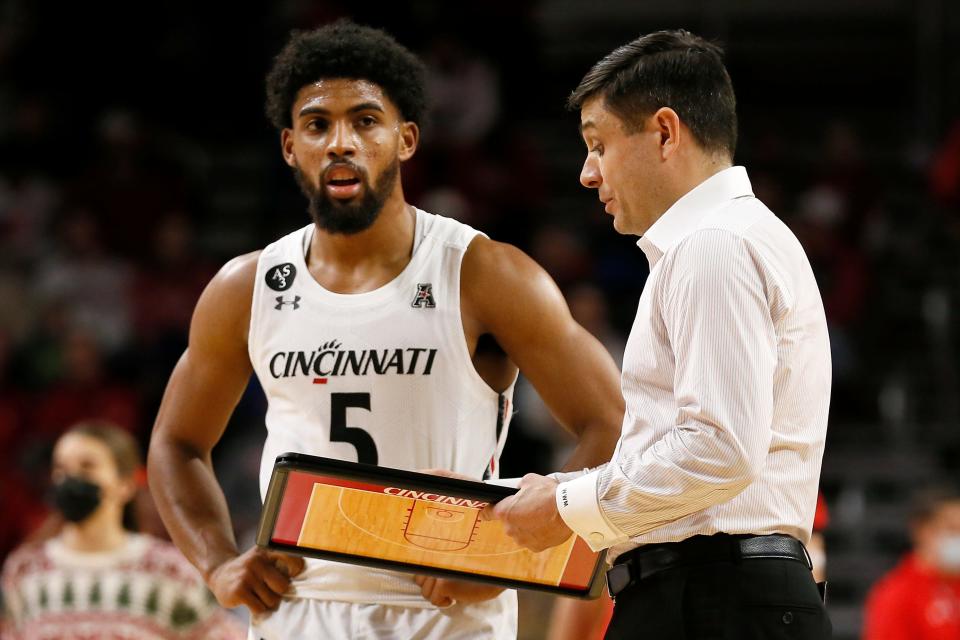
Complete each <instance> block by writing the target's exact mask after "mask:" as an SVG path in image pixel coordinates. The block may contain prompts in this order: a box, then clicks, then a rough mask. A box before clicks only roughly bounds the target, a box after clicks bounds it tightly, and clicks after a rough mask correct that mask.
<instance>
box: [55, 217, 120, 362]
mask: <svg viewBox="0 0 960 640" xmlns="http://www.w3.org/2000/svg"><path fill="white" fill-rule="evenodd" d="M100 231H101V229H100V225H99V223H98V221H97V220H96V218H94V216H93V215H92V214H91V213H90V212H88V211H85V210H82V209H81V210H74V211H72V212H70V213H69V214H68V215H67V216H66V217H65V219H64V220H63V222H62V224H61V227H60V232H61V234H60V235H61V237H60V249H59V250H58V251H57V252H56V253H55V254H54V255H53V256H51V257H50V259H49V260H48V261H47V262H46V264H44V265H42V266H41V267H40V270H39V274H38V287H39V293H40V295H41V297H42V298H43V299H44V300H45V301H47V302H48V303H49V304H55V305H60V306H62V307H63V308H64V309H65V310H66V313H67V317H68V319H69V321H70V323H71V324H72V325H74V326H78V327H82V328H85V329H87V330H88V331H90V332H92V334H93V335H94V336H96V338H97V340H98V341H99V342H100V343H101V344H102V345H104V346H105V347H107V348H108V349H110V350H115V349H118V348H120V347H121V346H122V345H124V344H126V343H127V342H128V341H129V339H130V335H131V315H132V312H131V308H130V282H131V273H130V269H129V267H128V266H127V265H126V264H125V263H124V262H122V261H120V260H118V259H116V258H113V257H112V256H110V255H109V254H108V253H107V251H106V248H105V247H104V244H103V240H102V237H101V234H100Z"/></svg>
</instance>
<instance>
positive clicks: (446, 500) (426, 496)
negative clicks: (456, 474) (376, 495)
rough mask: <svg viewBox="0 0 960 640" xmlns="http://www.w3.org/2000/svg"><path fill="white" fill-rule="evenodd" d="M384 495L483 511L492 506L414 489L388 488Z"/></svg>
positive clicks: (486, 503)
mask: <svg viewBox="0 0 960 640" xmlns="http://www.w3.org/2000/svg"><path fill="white" fill-rule="evenodd" d="M383 492H384V493H386V494H389V495H391V496H401V497H403V498H416V499H417V500H426V501H428V502H439V503H440V504H455V505H457V506H458V507H470V508H471V509H483V508H484V507H485V506H487V505H488V504H490V503H489V502H484V501H482V500H470V499H469V498H454V497H453V496H443V495H440V494H439V493H428V492H425V491H414V490H413V489H400V488H398V487H387V488H385V489H384V490H383Z"/></svg>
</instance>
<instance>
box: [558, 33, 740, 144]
mask: <svg viewBox="0 0 960 640" xmlns="http://www.w3.org/2000/svg"><path fill="white" fill-rule="evenodd" d="M596 96H599V97H602V98H603V100H604V104H605V106H606V107H607V108H608V109H610V110H611V111H612V112H613V113H615V114H616V115H617V116H618V117H619V118H620V119H621V120H622V121H623V123H624V124H625V125H626V127H627V130H628V131H631V132H632V131H637V130H639V129H640V128H641V127H642V120H643V119H644V118H646V117H648V116H650V115H651V114H652V113H654V112H655V111H656V110H657V109H659V108H661V107H670V108H671V109H673V110H674V111H676V112H677V115H679V116H680V120H681V121H683V123H684V124H686V125H687V127H689V129H690V132H691V133H692V134H693V136H694V138H696V140H697V142H698V143H699V144H700V146H701V147H703V148H704V149H706V150H709V151H723V152H726V153H728V154H729V155H730V156H731V157H733V151H734V149H735V148H736V146H737V112H736V107H737V101H736V98H735V97H734V95H733V84H732V83H731V82H730V75H729V74H728V73H727V69H726V67H724V65H723V49H721V48H720V47H719V46H717V45H715V44H713V43H711V42H707V41H706V40H704V39H703V38H701V37H699V36H695V35H693V34H692V33H690V32H688V31H684V30H683V29H680V30H677V31H657V32H655V33H650V34H647V35H645V36H641V37H639V38H637V39H636V40H634V41H633V42H630V43H628V44H625V45H623V46H622V47H619V48H618V49H615V50H614V51H613V52H612V53H610V54H609V55H607V56H606V57H605V58H604V59H603V60H601V61H600V62H598V63H597V64H595V65H594V66H593V68H592V69H590V71H589V72H588V73H587V75H585V76H584V78H583V80H581V81H580V85H579V86H578V87H577V88H576V89H575V90H574V91H573V93H572V94H571V95H570V98H569V99H568V100H567V107H568V108H569V109H571V110H574V111H575V110H579V109H581V108H583V105H584V103H585V102H587V101H588V100H590V99H591V98H593V97H596Z"/></svg>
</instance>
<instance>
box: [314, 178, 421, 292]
mask: <svg viewBox="0 0 960 640" xmlns="http://www.w3.org/2000/svg"><path fill="white" fill-rule="evenodd" d="M394 195H395V196H399V197H393V196H391V197H390V198H389V199H388V200H387V202H386V203H385V204H384V206H383V210H382V211H381V212H380V215H379V216H377V219H376V221H375V222H374V223H373V224H372V225H370V227H369V228H368V229H365V230H363V231H361V232H359V233H353V234H342V233H330V232H328V231H325V230H323V229H320V228H319V227H316V228H315V231H314V234H313V240H312V241H311V242H310V251H309V255H308V256H307V266H308V268H309V270H310V273H311V274H312V275H313V277H314V278H316V280H317V281H318V282H319V283H320V284H321V285H323V286H324V287H326V288H328V289H330V290H332V291H335V292H339V293H359V292H360V291H361V290H369V289H370V288H371V287H372V288H376V287H375V286H373V284H371V282H372V281H380V280H382V282H379V284H378V285H377V286H379V285H382V284H385V283H386V282H388V281H389V280H391V279H393V277H395V276H396V275H398V274H399V273H400V272H401V271H402V270H403V268H404V267H406V265H407V263H408V262H410V256H411V254H412V252H413V234H414V230H415V228H416V212H415V211H414V209H413V207H412V206H410V205H408V204H407V203H406V202H404V200H403V192H402V191H400V192H399V193H398V194H394ZM358 288H359V290H357V289H358Z"/></svg>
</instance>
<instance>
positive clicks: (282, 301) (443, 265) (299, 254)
mask: <svg viewBox="0 0 960 640" xmlns="http://www.w3.org/2000/svg"><path fill="white" fill-rule="evenodd" d="M313 229H314V227H313V225H312V224H311V225H308V226H306V227H304V228H303V229H300V230H298V231H295V232H293V233H291V234H289V235H287V236H285V237H283V238H281V239H280V240H278V241H277V242H274V243H273V244H271V245H269V246H268V247H267V248H266V249H264V250H263V252H262V253H261V255H260V258H259V262H258V265H257V279H256V284H255V286H254V292H253V307H252V310H251V315H250V335H249V350H250V359H251V362H252V363H253V367H254V370H255V371H256V374H257V377H258V378H259V380H260V383H261V384H262V385H263V389H264V391H265V392H266V396H267V400H268V409H267V417H266V422H267V440H266V443H265V445H264V449H263V458H262V461H261V466H260V494H261V497H263V496H265V494H266V489H267V484H268V482H269V479H270V474H271V470H272V469H273V463H274V460H275V459H276V457H277V456H278V455H280V454H282V453H285V452H288V451H294V452H300V453H306V454H310V455H317V456H325V457H329V458H337V459H340V460H350V461H360V462H367V463H373V464H379V465H381V466H386V467H393V468H397V469H407V470H411V471H415V470H418V469H426V468H441V469H451V470H453V471H457V472H459V473H463V474H467V475H469V476H471V477H473V478H477V479H481V478H484V477H487V478H491V477H497V476H498V472H499V456H500V452H501V450H502V448H503V444H504V441H505V439H506V435H507V428H508V425H509V421H510V415H511V408H512V407H511V404H512V395H513V385H511V386H510V388H509V389H508V390H507V391H506V392H505V393H502V394H498V393H497V392H495V391H493V390H492V389H491V388H490V387H489V386H487V384H486V383H485V382H484V381H483V380H482V379H481V378H480V376H479V374H478V373H477V372H476V370H475V369H474V366H473V362H472V360H471V357H470V353H469V352H468V350H467V344H466V337H465V335H464V331H463V324H462V321H461V317H460V265H461V262H462V260H463V255H464V252H465V251H466V249H467V246H468V245H469V244H470V242H471V240H473V238H474V237H476V235H477V234H478V233H479V232H478V231H476V230H474V229H472V228H470V227H468V226H466V225H464V224H461V223H459V222H456V221H455V220H451V219H449V218H444V217H441V216H436V215H433V214H429V213H426V212H424V211H420V210H419V209H418V210H417V211H416V229H415V236H414V238H415V239H414V250H413V255H412V257H411V259H410V262H409V264H408V265H407V266H406V268H405V269H404V270H403V272H401V273H400V275H398V276H397V277H396V278H394V279H393V280H392V281H391V282H389V283H387V284H385V285H384V286H382V287H380V288H379V289H376V290H374V291H370V292H367V293H358V294H337V293H332V292H330V291H328V290H326V289H324V288H323V287H322V286H321V285H320V284H319V283H318V282H317V281H316V280H314V279H313V277H312V276H311V275H310V273H309V272H308V270H307V265H306V261H305V257H304V256H305V255H306V253H307V248H308V247H309V245H310V240H311V238H312V234H313ZM294 587H295V590H296V595H297V596H298V597H306V598H318V599H324V600H339V601H345V602H376V603H384V604H392V605H401V606H413V607H431V606H432V605H430V604H429V602H427V601H426V600H424V598H423V596H421V595H420V588H419V587H418V586H417V585H416V584H415V583H414V582H413V579H412V576H411V575H410V574H403V573H396V572H391V571H383V570H378V569H370V568H365V567H358V566H354V565H348V564H343V563H337V562H327V561H322V560H308V561H307V569H306V570H304V572H303V573H302V574H301V575H300V576H299V577H298V578H297V579H296V580H295V581H294ZM508 594H510V595H509V596H508ZM504 596H507V597H506V598H504ZM501 598H504V612H505V614H506V613H508V611H509V609H511V608H513V609H514V610H515V595H513V594H512V592H505V593H504V594H502V595H501ZM511 598H512V599H514V601H513V603H511Z"/></svg>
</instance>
